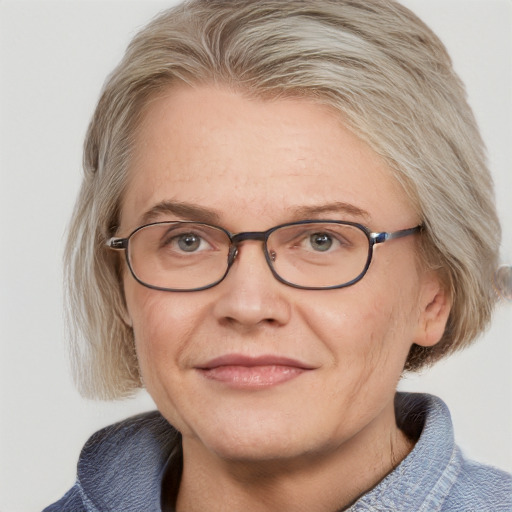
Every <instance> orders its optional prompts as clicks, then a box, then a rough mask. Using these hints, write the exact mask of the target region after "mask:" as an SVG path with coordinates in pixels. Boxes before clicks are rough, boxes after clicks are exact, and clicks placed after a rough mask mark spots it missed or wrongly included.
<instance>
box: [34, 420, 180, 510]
mask: <svg viewBox="0 0 512 512" xmlns="http://www.w3.org/2000/svg"><path fill="white" fill-rule="evenodd" d="M177 440H178V433H177V431H176V430H175V429H174V428H173V427H172V426H171V425H169V423H168V422H167V421H166V420H165V419H164V418H163V417H162V415H161V414H160V413H159V412H158V411H153V412H148V413H142V414H138V415H137V416H133V417H131V418H128V419H126V420H123V421H120V422H118V423H115V424H112V425H109V426H107V427H105V428H103V429H101V430H99V431H97V432H96V433H94V434H93V435H92V436H91V437H90V438H89V439H88V440H87V442H86V443H85V445H84V447H83V449H82V452H81V454H80V459H79V461H78V467H77V481H76V483H75V485H74V486H73V487H72V488H71V489H70V490H69V491H68V492H67V493H66V494H65V495H64V496H63V497H62V498H61V499H60V500H59V501H57V502H56V503H54V504H53V505H50V506H49V507H47V508H46V509H44V511H43V512H82V511H83V512H90V511H96V510H110V506H111V505H112V504H113V503H114V504H115V503H116V502H118V501H120V500H121V501H123V500H125V499H126V500H129V499H130V498H133V497H132V496H131V495H132V494H134V495H137V494H138V493H139V492H140V491H141V489H138V487H137V484H139V485H142V483H143V484H144V487H145V488H149V487H150V486H149V481H148V480H147V477H148V475H152V476H153V477H154V478H153V480H154V481H155V482H156V481H157V477H158V474H159V472H160V470H161V468H162V467H163V465H164V463H165V461H166V460H167V457H168V454H169V452H170V451H171V449H172V447H173V446H174V445H175V444H176V442H177ZM139 482H142V483H139ZM114 491H115V492H114ZM116 492H117V493H118V494H119V496H114V497H113V495H115V494H116ZM135 497H136V496H135ZM111 498H112V499H111Z"/></svg>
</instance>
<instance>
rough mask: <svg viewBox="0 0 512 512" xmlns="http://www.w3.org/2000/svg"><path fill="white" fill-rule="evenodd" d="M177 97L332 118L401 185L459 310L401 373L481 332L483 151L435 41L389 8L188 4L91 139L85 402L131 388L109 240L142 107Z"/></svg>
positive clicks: (493, 243)
mask: <svg viewBox="0 0 512 512" xmlns="http://www.w3.org/2000/svg"><path fill="white" fill-rule="evenodd" d="M177 83H185V84H190V85H191V86H197V85H200V84H208V83H210V84H211V83H215V84H221V85H224V86H227V87H230V88H233V89H235V90H241V91H243V92H244V93H245V94H249V95H253V96H255V97H259V98H267V97H268V98H276V97H277V98H279V97H288V96H293V97H307V98H310V99H313V100H315V101H317V102H319V103H322V104H326V105H329V106H330V107H331V108H333V109H334V110H335V111H337V112H339V114H340V118H341V119H342V120H343V122H344V123H345V124H346V125H347V126H348V127H349V128H350V129H351V130H352V131H353V132H354V133H355V134H357V135H358V136H359V137H360V138H361V139H363V140H365V141H366V142H367V143H368V144H369V145H370V146H371V147H372V148H373V149H374V151H376V152H377V153H378V154H379V155H381V156H382V157H383V158H384V159H385V161H386V162H387V163H388V165H389V167H390V168H391V170H392V172H393V175H394V177H395V178H396V179H397V180H398V182H399V183H400V184H401V185H402V186H403V189H404V193H405V194H407V196H408V198H409V199H410V201H411V204H412V205H413V206H414V207H415V208H416V210H417V212H418V215H419V216H420V218H421V220H422V223H423V224H424V226H425V230H424V233H423V234H422V235H421V250H420V253H421V254H420V256H421V260H422V261H423V263H424V264H426V265H428V267H429V268H433V269H436V270H437V271H438V272H439V273H440V275H441V276H442V278H443V282H444V283H445V285H446V287H447V290H448V292H449V293H450V295H451V297H452V300H453V306H452V310H451V314H450V317H449V320H448V324H447V327H446V331H445V333H444V336H443V338H442V339H441V341H440V342H439V343H438V344H437V345H435V346H433V347H429V348H425V347H420V346H417V345H413V347H412V348H411V351H410V354H409V357H408V359H407V363H406V368H405V369H406V370H417V369H419V368H421V367H423V366H424V365H427V364H432V363H433V362H435V361H437V360H438V359H440V358H441V357H443V356H444V355H446V354H448V353H451V352H453V351H455V350H457V349H459V348H462V347H464V346H466V345H468V344H469V343H470V342H471V341H472V340H473V339H474V338H475V337H476V336H477V335H478V334H479V333H481V332H482V330H483V329H484V328H485V326H486V325H487V324H488V322H489V319H490V315H491V312H492V309H493V305H494V302H495V294H494V292H493V289H492V275H493V272H494V269H495V268H496V267H497V264H498V248H499V243H500V226H499V222H498V219H497V216H496V211H495V205H494V196H493V188H492V180H491V177H490V174H489V171H488V169H487V167H486V162H485V150H484V145H483V142H482V140H481V137H480V135H479V132H478V128H477V126H476V122H475V119H474V117H473V114H472V112H471V109H470V108H469V106H468V104H467V102H466V95H465V91H464V87H463V85H462V83H461V81H460V80H459V78H458V77H457V75H456V74H455V73H454V71H453V69H452V65H451V61H450V58H449V56H448V54H447V52H446V50H445V48H444V46H443V44H442V43H441V42H440V41H439V39H438V38H437V37H436V36H435V34H433V33H432V31H431V30H430V29H429V28H428V27H427V26H426V25H425V24H424V23H423V22H422V21H421V20H419V19H418V18H417V17H416V16H415V15H414V14H413V13H412V12H410V11H409V10H408V9H406V8H405V7H403V6H402V5H400V4H398V3H396V2H395V1H393V0H311V1H308V0H287V1H282V0H191V1H187V2H185V3H183V4H181V5H179V6H177V7H175V8H172V9H170V10H168V11H165V12H163V13H162V14H161V15H159V16H158V17H156V18H155V19H154V20H153V21H152V22H151V23H150V24H149V25H147V26H146V27H145V28H144V29H143V30H142V31H141V32H140V33H139V34H138V35H137V36H136V37H135V38H134V39H133V41H132V42H131V44H130V45H129V47H128V49H127V51H126V54H125V56H124V58H123V60H122V61H121V63H120V64H119V65H118V67H117V68H116V69H115V70H114V72H113V73H112V74H111V75H110V76H109V78H108V80H107V82H106V84H105V86H104V89H103V92H102V95H101V98H100V100H99V102H98V106H97V108H96V111H95V113H94V116H93V118H92V121H91V124H90V126H89V130H88V133H87V137H86V141H85V150H84V178H83V183H82V188H81V191H80V194H79V197H78V200H77V204H76V208H75V210H74V214H73V217H72V222H71V225H70V230H69V237H68V243H67V249H66V254H65V268H66V283H67V288H66V290H67V298H68V302H69V310H68V318H69V327H70V334H71V341H72V347H73V349H72V352H73V354H74V356H75V357H74V360H75V363H76V364H75V369H76V380H77V383H78V387H79V389H80V391H81V392H82V394H83V395H85V396H88V397H96V398H118V397H122V396H126V395H128V394H130V393H131V392H133V390H134V389H136V388H137V387H140V386H141V380H140V374H139V368H138V363H137V358H136V354H135V347H134V339H133V332H132V329H131V328H130V327H129V326H127V325H126V323H125V322H124V321H123V315H124V313H125V304H124V296H123V290H122V284H121V279H120V274H119V272H120V270H119V262H118V260H117V259H116V256H115V255H114V254H112V251H109V250H108V249H107V248H105V240H106V239H108V238H109V237H110V236H113V235H114V234H115V231H116V228H117V226H118V223H119V218H118V217H119V211H120V203H121V200H122V197H123V192H124V187H125V184H126V179H127V169H128V165H129V160H130V152H131V148H132V145H133V135H134V131H135V130H136V127H137V125H138V124H139V123H140V120H141V116H142V115H143V113H144V107H145V105H146V104H147V102H148V100H150V99H151V98H153V97H155V95H157V94H158V93H159V91H163V90H168V89H169V87H171V86H172V85H173V84H177Z"/></svg>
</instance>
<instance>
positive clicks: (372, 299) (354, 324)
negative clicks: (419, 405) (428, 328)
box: [301, 279, 418, 388]
mask: <svg viewBox="0 0 512 512" xmlns="http://www.w3.org/2000/svg"><path fill="white" fill-rule="evenodd" d="M393 281H394V280H393V279H390V280H386V282H385V283H384V284H382V286H377V285H376V283H375V282H372V279H367V280H366V281H365V280H364V279H363V280H362V281H360V282H359V283H357V285H355V286H354V287H349V288H345V289H341V290H336V291H333V292H334V293H333V295H332V296H329V295H328V294H326V293H320V294H318V296H317V297H315V299H314V300H310V299H309V300H305V301H304V304H303V305H302V307H301V311H302V317H303V318H304V319H305V322H306V324H307V325H308V327H309V329H310V330H311V331H313V332H314V333H315V335H316V336H317V337H318V338H320V339H321V340H322V341H323V343H324V345H325V346H326V347H327V349H328V351H329V352H330V356H331V358H332V360H333V364H334V365H335V366H337V367H338V368H339V370H340V372H339V373H340V376H341V375H343V376H344V377H343V378H345V379H350V380H351V381H352V383H353V384H354V386H355V388H358V387H360V386H363V385H365V386H367V385H368V383H369V380H370V379H372V378H375V380H376V381H377V382H378V381H384V380H390V381H395V380H397V379H398V378H399V376H400V374H401V372H402V370H403V365H404V363H405V359H406V358H407V354H408V353H409V349H410V347H411V345H412V341H413V337H414V333H415V330H416V325H417V317H418V310H417V307H416V304H417V291H416V289H415V287H414V280H413V281H412V283H407V282H406V283H401V282H400V281H398V280H395V281H394V282H393Z"/></svg>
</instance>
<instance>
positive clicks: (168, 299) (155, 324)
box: [125, 283, 201, 389]
mask: <svg viewBox="0 0 512 512" xmlns="http://www.w3.org/2000/svg"><path fill="white" fill-rule="evenodd" d="M125 294H126V303H127V309H128V314H129V317H130V320H131V323H132V327H133V331H134V336H135V347H136V351H137V357H138V360H139V365H140V368H141V372H142V378H143V380H144V383H145V385H146V387H147V388H148V389H150V388H151V387H153V386H154V385H157V384H156V383H157V382H158V380H159V379H161V376H162V375H165V376H166V378H169V377H170V376H172V375H173V374H175V371H173V370H174V369H175V368H176V367H177V366H179V365H180V361H181V360H182V354H183V352H184V351H185V340H187V339H189V338H190V337H191V335H192V333H193V331H194V329H195V328H196V326H197V325H198V324H200V320H199V316H200V309H201V308H200V307H199V304H197V303H196V304H195V305H193V301H190V300H173V296H172V294H170V293H168V292H159V291H156V290H150V289H148V288H144V287H143V286H141V285H139V284H138V283H129V284H127V285H126V287H125ZM180 299H183V297H181V296H180Z"/></svg>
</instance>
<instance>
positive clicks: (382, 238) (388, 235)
mask: <svg viewBox="0 0 512 512" xmlns="http://www.w3.org/2000/svg"><path fill="white" fill-rule="evenodd" d="M175 223H180V224H194V225H200V226H207V227H211V228H215V229H218V230H220V231H222V232H224V233H225V234H226V236H227V237H228V239H229V241H230V247H229V252H228V262H227V267H226V271H225V272H224V274H223V275H222V277H221V278H219V279H218V280H217V281H214V282H213V283H210V284H208V285H205V286H201V287H198V288H190V289H188V288H187V289H183V288H180V289H176V288H164V287H161V286H155V285H151V284H148V283H145V282H144V281H142V280H141V279H140V278H139V277H138V276H137V275H136V274H135V271H134V270H133V268H132V265H131V263H130V258H129V256H128V247H129V242H130V238H132V237H133V236H134V235H135V234H136V233H137V232H139V231H140V230H142V229H144V228H147V227H150V226H154V225H162V224H175ZM308 224H341V225H345V226H353V227H355V228H358V229H359V230H361V231H362V232H363V233H364V234H365V235H366V238H367V239H368V256H367V258H366V263H365V266H364V268H363V270H362V271H361V272H360V274H359V275H358V276H357V277H355V278H354V279H352V280H351V281H348V282H347V283H343V284H340V285H333V286H301V285H298V284H294V283H291V282H289V281H287V280H286V279H284V278H283V277H281V276H280V275H279V274H278V273H277V271H276V270H275V268H274V266H273V261H272V257H271V255H270V254H269V250H268V247H267V241H268V239H269V237H270V235H272V233H274V231H277V230H278V229H281V228H286V227H289V226H297V225H308ZM423 229H424V226H423V224H418V225H417V226H415V227H413V228H407V229H400V230H398V231H391V232H389V231H381V232H374V231H371V230H370V229H369V228H367V227H366V226H364V225H363V224H359V223H357V222H351V221H339V220H332V219H328V220H325V219H319V220H313V219H312V220H302V221H295V222H287V223H285V224H279V225H278V226H274V227H272V228H270V229H267V230H266V231H242V232H240V233H231V232H230V231H228V230H227V229H224V228H223V227H221V226H216V225H214V224H208V223H207V222H195V221H188V220H186V221H181V220H175V221H174V220H173V221H159V222H150V223H149V224H144V225H142V226H139V227H137V228H136V229H134V230H133V231H132V232H131V233H130V234H129V235H128V236H127V237H124V238H122V237H121V238H120V237H111V238H109V239H108V240H107V241H106V243H105V245H106V246H107V247H108V248H109V249H113V250H116V251H122V250H124V251H125V258H126V263H127V265H128V268H129V269H130V273H131V274H132V276H133V278H134V279H135V280H136V281H137V282H138V283H140V284H141V285H142V286H145V287H146V288H150V289H152V290H159V291H164V292H199V291H202V290H207V289H209V288H213V287H214V286H217V285H218V284H220V283H221V282H222V281H223V280H224V279H225V278H226V276H227V275H228V273H229V271H230V269H231V267H232V265H233V263H234V262H235V259H236V257H237V255H238V245H239V244H240V243H242V242H244V241H246V240H256V241H260V242H263V254H264V255H265V260H266V261H267V265H268V267H269V268H270V271H271V272H272V275H273V276H274V277H275V278H276V279H277V280H278V281H279V282H281V283H283V284H285V285H287V286H291V287H292V288H298V289H300V290H335V289H340V288H346V287H348V286H352V285H354V284H356V283H357V282H359V281H361V279H362V278H363V277H364V276H365V275H366V273H367V272H368V269H369V267H370V264H371V262H372V259H373V248H374V246H375V245H377V244H382V243H384V242H387V241H389V240H395V239H397V238H403V237H406V236H409V235H412V234H414V233H420V232H422V231H423Z"/></svg>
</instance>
